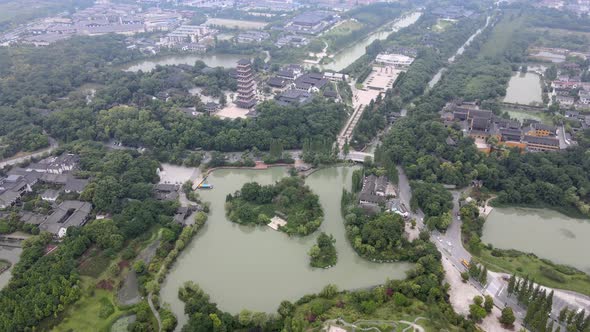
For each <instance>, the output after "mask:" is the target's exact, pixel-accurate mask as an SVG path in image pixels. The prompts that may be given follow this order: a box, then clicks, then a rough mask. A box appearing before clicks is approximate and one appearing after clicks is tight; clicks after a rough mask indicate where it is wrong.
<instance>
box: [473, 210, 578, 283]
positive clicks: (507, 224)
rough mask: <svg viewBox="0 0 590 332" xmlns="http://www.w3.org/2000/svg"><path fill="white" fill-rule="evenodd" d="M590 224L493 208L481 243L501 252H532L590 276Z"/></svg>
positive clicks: (549, 213) (546, 213)
mask: <svg viewBox="0 0 590 332" xmlns="http://www.w3.org/2000/svg"><path fill="white" fill-rule="evenodd" d="M588 239H590V221H589V220H583V219H574V218H569V217H567V216H565V215H563V214H560V213H558V212H555V211H553V210H548V209H529V208H495V209H494V210H493V211H492V213H490V215H489V216H488V219H487V221H486V223H485V225H484V230H483V237H482V241H484V242H485V243H491V244H492V245H494V246H495V247H498V248H503V249H517V250H520V251H524V252H532V253H534V254H535V255H537V256H539V257H541V258H547V259H550V260H552V261H554V262H556V263H560V264H568V265H571V266H574V267H576V268H578V269H580V270H582V271H586V272H588V273H590V260H589V259H588V253H589V252H590V241H588Z"/></svg>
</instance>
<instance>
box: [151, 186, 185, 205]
mask: <svg viewBox="0 0 590 332" xmlns="http://www.w3.org/2000/svg"><path fill="white" fill-rule="evenodd" d="M179 190H180V186H179V185H177V184H168V183H158V184H155V185H154V190H153V191H154V196H155V197H156V199H157V200H160V201H174V200H176V199H177V198H178V191H179Z"/></svg>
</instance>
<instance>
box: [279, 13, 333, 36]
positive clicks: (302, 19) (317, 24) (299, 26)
mask: <svg viewBox="0 0 590 332" xmlns="http://www.w3.org/2000/svg"><path fill="white" fill-rule="evenodd" d="M339 20H340V17H339V16H338V15H335V14H334V13H331V12H328V11H319V10H318V11H310V12H306V13H302V14H299V15H297V16H295V17H294V18H293V20H292V21H291V23H289V24H288V25H287V26H286V27H285V30H287V31H290V32H295V33H303V34H310V35H317V34H319V33H320V32H322V31H324V30H325V29H326V28H328V27H330V26H332V25H333V24H334V23H336V22H338V21H339Z"/></svg>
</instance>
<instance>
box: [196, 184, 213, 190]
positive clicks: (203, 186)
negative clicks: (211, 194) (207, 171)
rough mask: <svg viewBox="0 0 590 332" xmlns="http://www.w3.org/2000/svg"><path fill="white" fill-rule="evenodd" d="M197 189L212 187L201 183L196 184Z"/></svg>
mask: <svg viewBox="0 0 590 332" xmlns="http://www.w3.org/2000/svg"><path fill="white" fill-rule="evenodd" d="M197 189H213V185H212V184H208V183H201V184H199V185H198V186H197Z"/></svg>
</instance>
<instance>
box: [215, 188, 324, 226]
mask: <svg viewBox="0 0 590 332" xmlns="http://www.w3.org/2000/svg"><path fill="white" fill-rule="evenodd" d="M226 210H227V214H228V217H229V219H230V220H231V221H233V222H237V223H241V224H260V225H266V224H268V223H269V222H270V218H272V216H274V215H275V214H276V215H278V216H281V217H282V218H283V219H285V220H286V221H287V224H286V225H285V226H282V227H280V228H279V229H280V230H282V231H284V232H286V233H287V234H289V235H300V236H302V235H307V234H311V233H313V232H314V231H315V230H316V229H317V228H318V227H319V226H320V224H321V223H322V219H323V215H324V213H323V211H322V207H321V206H320V203H319V199H318V196H317V195H315V194H314V193H313V192H312V191H311V190H310V189H309V187H307V186H306V185H305V184H304V182H303V179H301V178H298V177H287V178H284V179H282V180H280V181H278V182H277V183H276V184H274V185H268V186H261V185H259V184H258V183H256V182H250V183H246V184H244V186H242V189H241V190H240V191H238V192H236V193H235V194H233V195H232V194H229V195H228V196H227V198H226Z"/></svg>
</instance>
